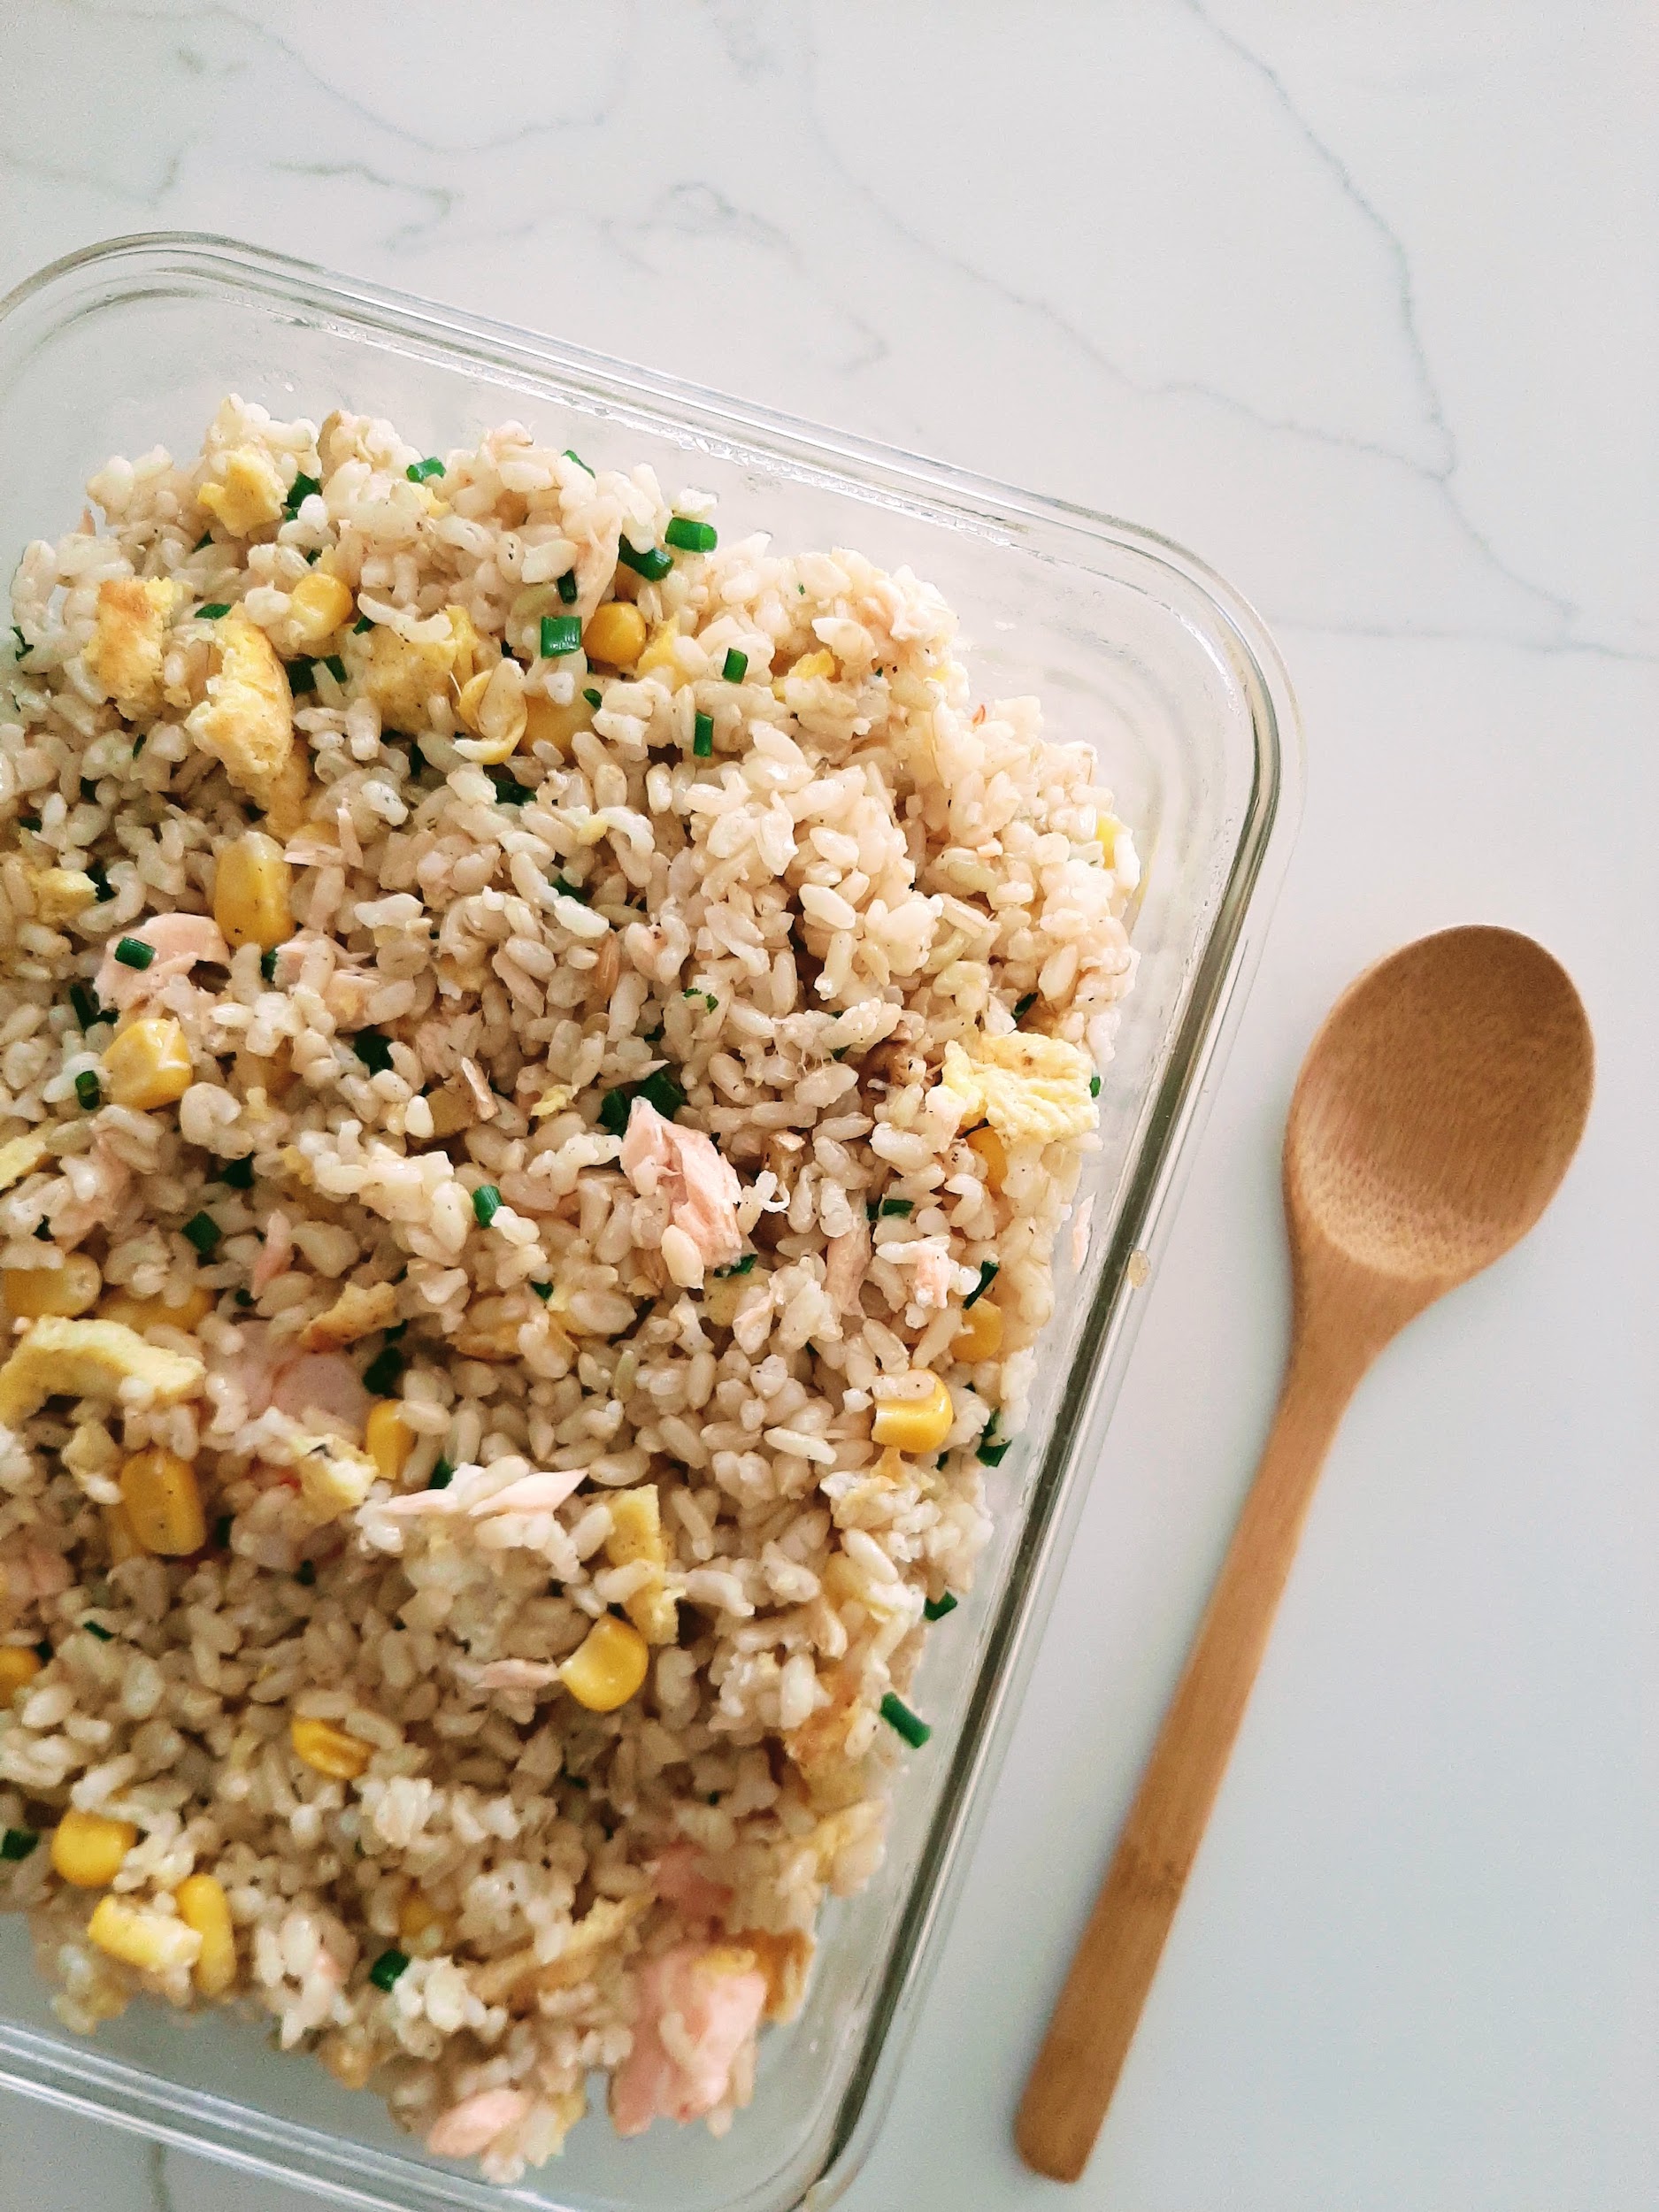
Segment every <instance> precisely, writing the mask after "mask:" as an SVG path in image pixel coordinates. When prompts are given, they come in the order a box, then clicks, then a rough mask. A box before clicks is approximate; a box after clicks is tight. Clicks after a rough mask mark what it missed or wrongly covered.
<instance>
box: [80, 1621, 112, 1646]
mask: <svg viewBox="0 0 1659 2212" xmlns="http://www.w3.org/2000/svg"><path fill="white" fill-rule="evenodd" d="M81 1626H82V1628H84V1629H85V1630H86V1632H87V1633H88V1636H96V1638H97V1640H98V1641H99V1642H100V1643H101V1644H112V1643H113V1642H114V1641H115V1631H114V1630H113V1629H112V1628H105V1627H104V1624H103V1623H102V1622H101V1621H82V1622H81Z"/></svg>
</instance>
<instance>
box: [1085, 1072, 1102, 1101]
mask: <svg viewBox="0 0 1659 2212" xmlns="http://www.w3.org/2000/svg"><path fill="white" fill-rule="evenodd" d="M1088 1094H1089V1096H1090V1097H1091V1098H1098V1097H1099V1096H1100V1078H1099V1076H1098V1075H1091V1076H1090V1078H1089V1079H1088Z"/></svg>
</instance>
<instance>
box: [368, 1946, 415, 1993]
mask: <svg viewBox="0 0 1659 2212" xmlns="http://www.w3.org/2000/svg"><path fill="white" fill-rule="evenodd" d="M408 1966H409V1954H408V1952H407V1951H396V1950H393V1951H382V1952H381V1953H380V1957H379V1958H377V1959H376V1960H375V1962H374V1963H373V1966H372V1967H370V1969H369V1979H370V1980H371V1981H372V1982H373V1984H374V1986H375V1987H376V1989H390V1988H391V1986H392V1985H393V1984H394V1983H395V1982H396V1979H397V1978H398V1976H399V1975H400V1974H402V1973H404V1972H406V1971H407V1970H408Z"/></svg>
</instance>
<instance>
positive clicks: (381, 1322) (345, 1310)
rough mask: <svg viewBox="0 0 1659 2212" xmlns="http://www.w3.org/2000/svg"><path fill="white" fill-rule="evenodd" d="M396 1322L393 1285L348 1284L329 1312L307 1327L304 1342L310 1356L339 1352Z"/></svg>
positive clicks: (395, 1302)
mask: <svg viewBox="0 0 1659 2212" xmlns="http://www.w3.org/2000/svg"><path fill="white" fill-rule="evenodd" d="M396 1318H397V1293H396V1291H395V1290H394V1289H393V1288H392V1286H391V1285H390V1283H375V1284H373V1286H371V1287H369V1288H366V1289H365V1287H364V1286H363V1285H362V1284H360V1283H348V1284H347V1285H346V1286H345V1288H344V1289H343V1290H342V1292H341V1294H340V1295H339V1297H338V1298H336V1299H335V1300H334V1304H333V1305H332V1306H330V1307H329V1309H328V1310H327V1311H326V1313H319V1315H318V1316H317V1318H316V1319H315V1320H314V1321H312V1322H310V1323H308V1324H307V1325H306V1329H305V1334H304V1338H303V1343H304V1346H305V1348H306V1350H307V1351H308V1352H334V1351H338V1349H339V1348H340V1347H341V1346H342V1344H355V1343H356V1342H357V1340H358V1338H359V1337H365V1336H370V1335H372V1334H373V1332H374V1331H375V1330H376V1329H389V1328H390V1327H391V1325H392V1324H393V1322H394V1321H396Z"/></svg>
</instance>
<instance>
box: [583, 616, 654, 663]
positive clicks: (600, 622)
mask: <svg viewBox="0 0 1659 2212" xmlns="http://www.w3.org/2000/svg"><path fill="white" fill-rule="evenodd" d="M644 649H645V617H644V616H643V615H642V614H641V612H640V611H639V609H638V608H637V607H630V606H628V605H627V604H626V603H625V602H624V601H622V600H620V599H607V600H606V602H605V603H604V605H603V607H595V609H594V611H593V613H592V615H591V616H590V617H589V618H588V627H587V628H586V629H585V630H584V631H583V632H582V650H583V652H584V653H586V654H587V656H588V659H589V660H590V661H603V662H604V664H605V665H606V666H607V667H608V668H632V667H633V665H634V662H635V661H636V660H638V658H639V657H640V655H641V653H642V652H643V651H644Z"/></svg>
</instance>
